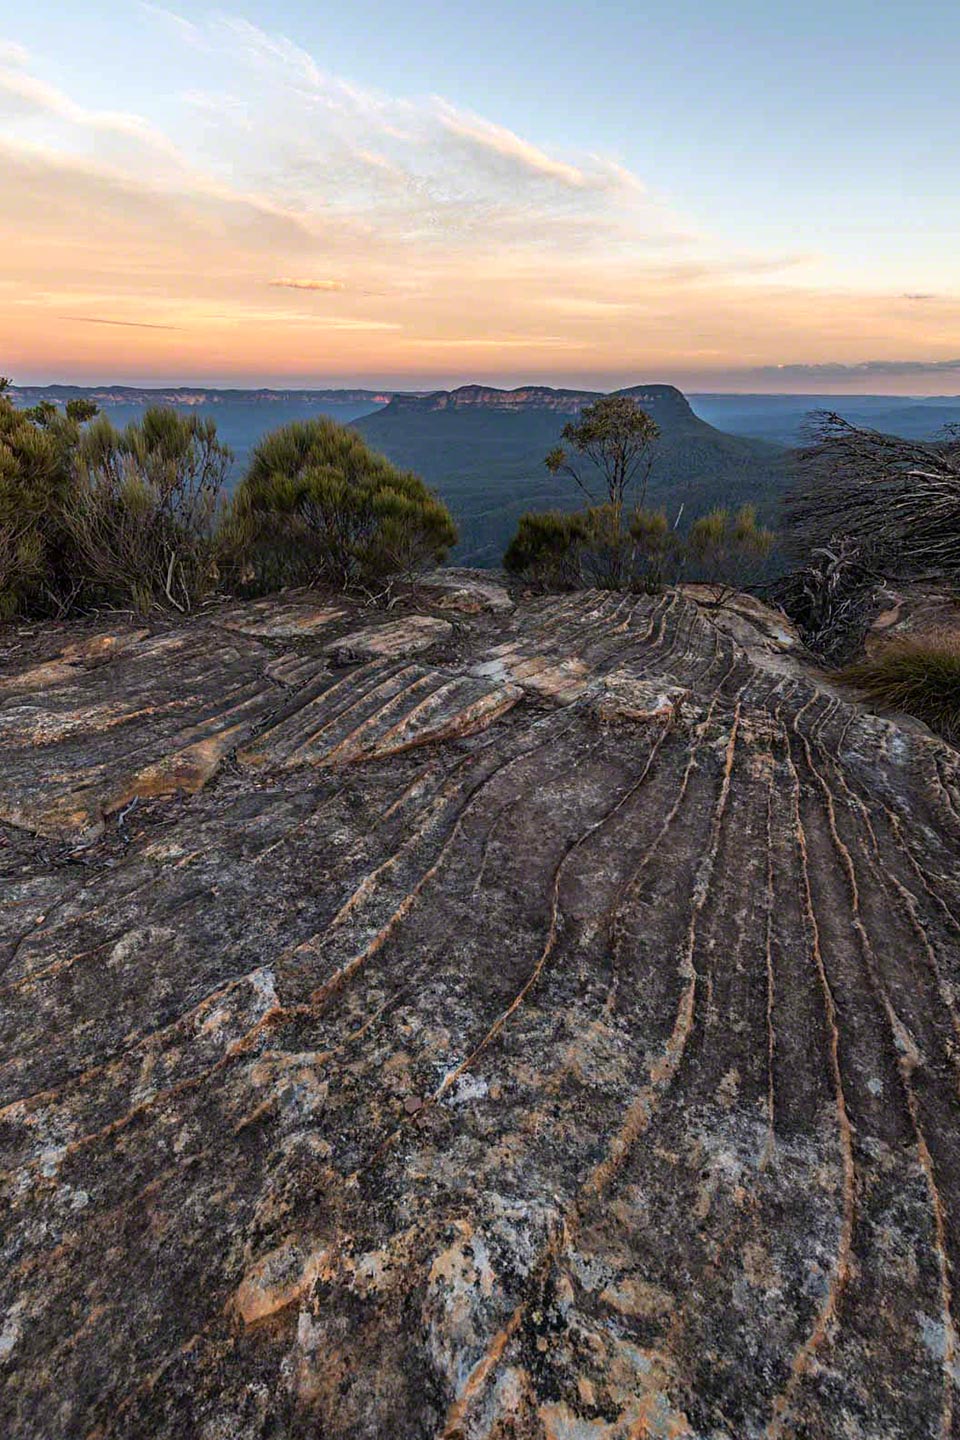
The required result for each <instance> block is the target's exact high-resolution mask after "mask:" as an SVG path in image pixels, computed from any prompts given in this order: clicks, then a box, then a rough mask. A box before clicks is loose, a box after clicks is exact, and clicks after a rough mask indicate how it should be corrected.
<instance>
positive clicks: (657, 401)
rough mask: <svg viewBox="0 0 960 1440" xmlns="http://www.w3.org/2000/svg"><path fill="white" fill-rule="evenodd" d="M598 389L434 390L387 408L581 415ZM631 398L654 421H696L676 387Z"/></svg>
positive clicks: (653, 388) (632, 391)
mask: <svg viewBox="0 0 960 1440" xmlns="http://www.w3.org/2000/svg"><path fill="white" fill-rule="evenodd" d="M603 393H605V392H602V391H599V390H554V389H552V388H551V387H550V386H549V385H522V386H520V387H518V388H517V389H515V390H498V389H497V388H496V387H495V386H492V385H461V386H459V388H458V389H456V390H435V391H433V392H432V393H431V394H427V395H419V394H417V395H414V394H411V395H394V396H393V397H392V398H391V400H390V403H389V405H388V406H387V407H386V408H387V411H388V412H389V414H397V413H403V414H411V413H413V414H421V415H423V414H429V413H430V412H432V411H436V410H494V411H499V412H503V411H529V410H552V411H555V412H556V413H557V414H559V415H579V413H580V411H581V410H583V409H584V408H585V407H586V406H587V405H592V404H593V402H594V401H595V400H599V399H600V397H601V394H603ZM615 393H616V394H618V395H629V396H631V397H632V398H633V399H634V400H636V402H637V404H638V405H641V406H642V407H643V408H644V409H645V410H646V411H648V413H649V414H651V415H653V416H654V418H655V419H656V418H658V416H662V417H663V418H665V419H666V418H668V417H669V418H670V419H673V420H676V419H677V418H679V417H681V416H682V417H683V418H684V419H689V420H690V421H695V420H696V416H695V415H694V413H693V411H692V410H691V408H690V404H689V402H688V400H687V398H686V396H685V395H684V394H683V393H682V392H681V391H680V390H678V389H677V388H676V386H674V385H632V386H630V387H629V388H628V389H626V390H618V391H616V392H615Z"/></svg>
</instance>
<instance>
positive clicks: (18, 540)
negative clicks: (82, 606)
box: [0, 385, 81, 619]
mask: <svg viewBox="0 0 960 1440" xmlns="http://www.w3.org/2000/svg"><path fill="white" fill-rule="evenodd" d="M5 390H6V385H0V619H8V618H9V617H10V616H11V615H15V614H17V613H22V612H25V611H34V612H40V613H57V612H58V611H60V610H61V609H62V608H63V605H64V603H65V601H66V602H67V603H68V602H69V596H70V594H71V590H72V584H71V569H72V565H71V553H70V545H69V537H68V535H67V533H66V530H65V527H64V523H63V515H64V510H65V507H66V506H67V505H68V504H69V502H70V500H71V497H72V495H73V493H74V490H75V486H76V470H75V466H74V456H75V453H76V447H77V445H78V443H79V441H80V438H81V420H80V419H79V418H78V415H77V413H74V415H72V416H71V415H64V414H62V413H61V412H60V411H58V410H57V409H56V407H55V406H42V407H38V408H37V409H35V410H33V411H29V410H16V409H15V408H14V406H13V404H12V403H11V401H10V400H9V398H8V397H7V396H6V394H5V393H4V391H5Z"/></svg>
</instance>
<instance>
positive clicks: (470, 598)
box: [422, 566, 514, 615]
mask: <svg viewBox="0 0 960 1440" xmlns="http://www.w3.org/2000/svg"><path fill="white" fill-rule="evenodd" d="M422 589H423V591H424V593H425V594H427V595H429V596H430V598H431V600H432V601H433V603H434V604H435V605H436V606H437V608H438V609H440V610H459V611H460V612H461V614H464V615H478V614H480V612H481V611H483V610H498V611H500V612H501V613H503V614H506V613H508V612H509V611H510V610H512V609H513V604H514V602H513V599H512V598H511V596H510V592H509V591H508V590H507V588H506V587H505V586H504V585H498V584H497V582H496V581H495V580H491V579H490V578H489V576H485V575H484V574H483V573H482V572H480V573H479V574H478V573H477V572H476V571H473V570H464V569H457V568H455V567H454V566H451V567H450V568H449V569H446V570H433V571H431V572H430V574H429V575H425V576H424V578H423V583H422Z"/></svg>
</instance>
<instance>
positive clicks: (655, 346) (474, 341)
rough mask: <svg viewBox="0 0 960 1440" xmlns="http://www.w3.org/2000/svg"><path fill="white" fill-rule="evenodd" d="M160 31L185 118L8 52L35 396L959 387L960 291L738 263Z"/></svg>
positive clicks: (6, 120) (233, 38)
mask: <svg viewBox="0 0 960 1440" xmlns="http://www.w3.org/2000/svg"><path fill="white" fill-rule="evenodd" d="M139 14H140V17H141V23H142V24H143V26H144V27H145V32H144V33H145V36H148V37H149V38H150V42H151V45H150V51H151V59H152V61H155V63H156V65H157V66H158V67H160V69H161V70H162V73H163V74H164V76H165V88H169V90H170V91H172V92H173V91H175V92H176V93H177V95H178V100H177V108H176V113H175V115H174V116H173V118H171V117H170V116H166V117H165V118H164V122H163V123H161V121H160V120H159V119H157V118H156V117H154V116H150V115H140V114H130V113H126V112H125V111H123V110H122V109H114V108H107V107H104V108H100V107H99V106H93V105H91V104H89V103H84V102H83V101H82V100H81V99H78V98H76V97H74V96H72V95H69V94H67V93H66V92H65V91H64V90H63V89H62V88H60V87H58V86H57V85H55V84H53V83H52V82H51V81H50V80H48V79H47V78H45V76H44V73H43V57H34V56H31V55H29V54H27V53H26V52H25V51H24V50H23V48H22V47H21V46H19V45H17V44H15V43H12V42H9V43H7V42H3V43H0V165H2V167H3V172H4V177H5V178H4V202H5V203H4V206H3V207H2V212H0V243H2V245H3V251H4V258H5V265H4V275H3V277H2V278H0V326H2V333H3V335H4V337H5V354H4V356H3V357H2V361H3V366H4V368H5V369H8V370H12V371H13V372H14V373H15V374H17V375H18V376H19V377H22V378H24V379H25V380H26V379H30V378H39V377H41V376H47V377H48V378H54V377H55V376H56V377H57V378H68V377H72V378H77V379H80V378H83V377H87V378H105V377H107V376H108V375H113V376H118V375H120V374H123V375H125V376H127V377H129V378H131V379H134V380H136V379H141V380H142V379H145V378H148V377H150V376H155V377H158V376H170V375H173V374H179V375H180V376H181V377H183V378H186V377H194V378H197V379H201V380H202V379H204V378H210V377H217V378H220V379H229V378H230V377H235V378H236V379H237V380H238V381H249V380H253V379H254V378H256V379H257V380H258V382H259V383H267V382H271V381H272V382H277V383H282V382H291V381H293V380H298V381H299V383H309V382H310V381H311V380H314V379H315V380H317V381H326V380H328V379H330V378H332V377H335V376H340V377H343V378H345V379H346V380H348V382H349V381H353V380H355V379H356V378H357V377H360V376H362V375H367V376H370V375H373V376H388V377H390V383H393V384H397V383H401V382H404V381H406V382H407V383H411V384H414V383H418V382H419V381H422V380H426V381H427V383H451V382H453V381H456V380H458V379H466V378H474V377H480V378H483V379H487V380H493V379H499V380H502V381H505V382H506V381H510V380H511V379H546V378H548V377H549V378H552V379H553V380H555V381H557V382H558V383H559V382H562V381H564V380H567V379H569V380H570V381H571V382H573V383H578V384H584V383H598V382H599V387H600V388H602V386H603V384H605V383H610V384H616V383H625V382H626V381H627V380H629V379H630V378H631V377H633V376H635V375H637V374H643V375H645V376H647V377H651V376H656V377H657V378H664V379H672V380H674V381H676V382H677V383H688V384H700V385H701V386H703V385H704V383H705V382H709V381H710V380H711V379H712V380H713V381H714V383H716V384H717V385H721V384H728V383H732V382H734V381H735V378H736V377H737V376H742V377H743V379H744V380H745V381H746V380H747V379H748V378H749V377H753V378H754V379H755V380H756V381H757V383H763V384H767V382H768V381H769V382H770V383H771V384H772V383H773V382H774V381H777V380H779V381H780V382H783V381H784V380H786V379H787V378H791V379H793V380H795V381H796V382H797V383H800V382H803V383H808V382H810V383H812V382H814V381H818V380H821V379H830V378H833V379H836V380H837V381H838V382H840V381H842V382H843V383H848V382H849V383H850V384H854V385H855V384H861V383H863V382H867V381H870V380H882V382H883V383H884V384H888V383H891V382H892V380H893V378H894V377H895V376H900V377H903V378H904V379H906V378H907V377H911V379H912V383H913V384H922V383H925V382H926V381H927V380H932V379H934V378H935V377H937V376H940V375H946V374H949V373H950V372H951V371H953V370H956V368H957V365H958V362H957V361H956V360H955V359H952V358H951V348H950V341H949V336H950V335H951V333H952V334H953V335H956V333H957V330H958V326H960V298H957V297H951V296H949V295H938V294H934V293H930V294H927V293H925V292H924V293H921V292H914V293H911V294H904V293H903V292H902V290H900V291H898V292H897V293H893V294H890V295H886V294H874V293H857V292H852V291H850V290H849V289H844V288H843V287H841V286H839V285H836V284H834V285H831V284H830V283H828V282H827V281H826V280H824V279H823V278H820V279H819V280H818V282H817V284H814V283H813V281H812V279H811V278H810V274H811V270H813V271H816V272H817V273H818V274H819V273H820V271H822V262H821V261H819V260H816V263H814V261H815V257H810V256H803V255H770V254H742V253H731V252H730V251H729V250H727V249H725V248H724V247H723V246H722V245H720V244H719V243H717V242H716V241H715V240H714V239H713V238H712V237H711V236H710V235H709V234H706V233H704V232H703V231H702V229H701V228H700V227H699V226H698V225H697V224H696V223H695V222H693V221H692V220H691V219H690V218H689V217H686V216H682V215H680V214H678V213H677V212H676V209H675V207H674V206H673V205H672V204H671V202H670V200H669V197H664V196H660V195H656V194H653V193H651V191H650V189H649V187H648V186H647V185H646V184H645V183H644V180H643V177H641V176H638V175H636V174H634V173H633V172H632V171H630V170H629V169H628V168H626V167H625V166H623V165H622V164H621V163H620V161H619V160H618V158H617V157H616V156H603V155H598V154H596V153H593V152H591V151H587V150H584V151H583V152H582V153H576V152H573V151H571V152H569V153H565V154H555V153H552V152H551V151H549V150H548V149H547V148H545V147H543V146H541V145H539V144H538V143H536V142H535V141H534V140H533V139H530V138H527V137H525V136H522V135H519V134H517V133H515V132H514V131H513V130H511V129H509V128H508V127H506V126H504V125H502V124H500V123H499V122H498V121H497V120H495V119H491V118H488V117H485V116H482V115H479V114H476V113H474V112H473V111H470V110H467V109H464V108H462V107H458V106H457V105H456V104H455V103H454V102H453V101H451V100H449V99H447V98H445V97H442V96H430V95H428V96H423V97H412V98H411V97H407V96H396V95H387V94H381V93H377V92H375V91H372V90H370V89H364V88H360V87H358V86H356V85H354V84H353V83H351V82H350V81H349V80H347V79H346V78H344V77H343V76H342V75H340V74H338V73H336V72H335V71H332V70H328V69H325V68H323V67H321V66H320V65H319V64H318V63H317V61H316V60H315V58H314V57H313V56H312V55H310V54H308V53H307V52H306V51H304V50H303V49H301V48H300V47H298V46H297V45H295V44H294V43H293V42H292V41H291V40H290V39H289V38H287V37H285V36H283V35H278V34H271V33H270V32H268V31H267V30H265V29H262V28H260V27H258V26H257V25H255V24H253V23H252V22H251V21H250V20H248V19H245V18H241V17H238V16H230V15H219V16H214V17H212V18H211V19H209V20H207V21H205V22H204V23H202V24H199V23H196V22H194V21H193V20H190V19H187V18H185V17H183V16H181V15H179V14H177V13H176V12H174V11H172V10H169V9H165V8H164V7H161V6H158V5H153V4H142V5H141V6H140V7H139ZM175 77H176V78H175ZM166 81H169V85H166ZM921 299H922V300H923V302H924V303H923V304H919V303H917V302H918V301H920V300H921ZM125 331H129V332H131V333H130V334H128V335H127V334H125V333H124V332H125ZM134 332H142V333H139V334H136V333H134ZM855 351H856V352H859V353H860V354H863V353H867V354H874V355H877V356H878V357H879V358H877V359H875V360H870V361H866V362H862V361H858V360H857V357H856V354H855V353H853V352H855ZM886 356H889V358H884V357H886ZM898 356H906V357H907V358H906V359H905V360H901V359H897V358H896V357H898Z"/></svg>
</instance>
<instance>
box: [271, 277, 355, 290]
mask: <svg viewBox="0 0 960 1440" xmlns="http://www.w3.org/2000/svg"><path fill="white" fill-rule="evenodd" d="M270 284H271V285H272V286H274V287H275V288H276V289H278V290H323V291H326V292H328V293H330V292H336V291H339V290H343V289H345V286H344V284H343V282H342V280H287V279H280V280H271V281H270Z"/></svg>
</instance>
